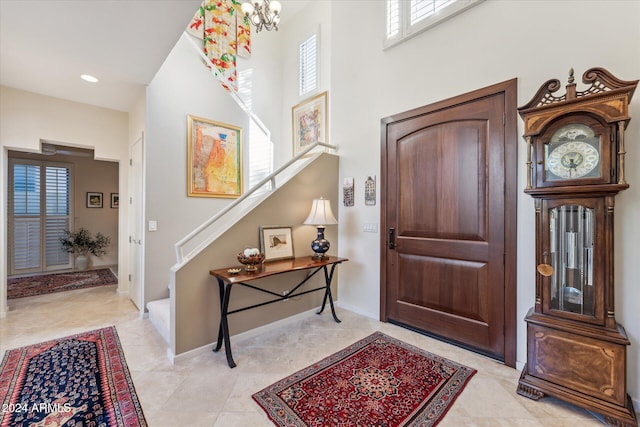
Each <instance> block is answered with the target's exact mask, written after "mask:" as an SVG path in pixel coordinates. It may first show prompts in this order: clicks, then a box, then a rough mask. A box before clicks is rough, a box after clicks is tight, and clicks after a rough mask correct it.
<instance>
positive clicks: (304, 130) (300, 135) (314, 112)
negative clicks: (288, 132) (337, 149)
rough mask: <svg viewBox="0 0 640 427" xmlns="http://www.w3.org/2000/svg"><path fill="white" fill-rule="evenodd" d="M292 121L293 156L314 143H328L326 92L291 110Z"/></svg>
mask: <svg viewBox="0 0 640 427" xmlns="http://www.w3.org/2000/svg"><path fill="white" fill-rule="evenodd" d="M291 115H292V121H293V155H294V156H295V155H296V154H298V153H299V152H300V151H303V150H304V149H306V148H308V147H309V146H310V145H312V144H314V143H316V142H324V143H325V144H328V143H329V139H328V135H327V132H328V126H327V121H328V115H327V92H322V93H321V94H320V95H316V96H314V97H313V98H309V99H307V100H305V101H302V102H301V103H300V104H298V105H296V106H294V107H293V108H292V109H291Z"/></svg>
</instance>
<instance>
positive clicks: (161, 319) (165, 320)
mask: <svg viewBox="0 0 640 427" xmlns="http://www.w3.org/2000/svg"><path fill="white" fill-rule="evenodd" d="M147 310H149V320H151V323H152V324H153V326H155V327H156V329H157V330H158V332H159V333H160V335H161V336H162V338H164V340H165V341H166V342H167V344H169V343H170V340H171V339H170V337H169V331H170V328H171V301H170V299H169V298H165V299H160V300H156V301H150V302H148V303H147Z"/></svg>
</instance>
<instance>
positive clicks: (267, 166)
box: [238, 69, 273, 193]
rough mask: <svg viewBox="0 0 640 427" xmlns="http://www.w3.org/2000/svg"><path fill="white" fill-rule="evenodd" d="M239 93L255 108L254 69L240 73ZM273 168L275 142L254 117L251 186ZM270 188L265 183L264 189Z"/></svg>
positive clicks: (251, 141) (252, 125)
mask: <svg viewBox="0 0 640 427" xmlns="http://www.w3.org/2000/svg"><path fill="white" fill-rule="evenodd" d="M238 95H239V96H240V99H242V101H243V102H244V104H245V105H246V106H247V108H248V109H249V110H251V109H252V108H253V70H252V69H247V70H243V71H240V72H239V73H238ZM272 170H273V144H272V143H271V138H270V137H269V134H267V133H266V132H265V131H264V130H263V129H262V127H260V125H259V124H258V123H256V121H255V120H254V119H253V118H252V119H251V120H250V124H249V188H253V187H254V186H255V185H256V184H258V183H259V182H260V181H262V180H263V179H265V178H266V177H267V176H269V174H270V173H271V172H272ZM267 190H269V187H268V185H265V186H264V188H263V189H262V190H259V191H257V192H256V193H260V192H262V191H267Z"/></svg>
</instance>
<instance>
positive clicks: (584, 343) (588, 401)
mask: <svg viewBox="0 0 640 427" xmlns="http://www.w3.org/2000/svg"><path fill="white" fill-rule="evenodd" d="M582 81H583V83H585V84H586V85H589V86H588V88H587V89H586V90H584V91H577V90H576V85H575V83H574V78H573V70H571V71H570V74H569V82H568V84H567V86H566V93H565V94H564V95H561V96H556V95H554V92H556V91H558V89H560V87H561V85H560V82H559V81H558V80H555V79H554V80H549V81H547V82H546V83H544V84H543V85H542V87H540V89H538V92H537V93H536V94H535V96H534V97H533V99H532V100H531V101H530V102H529V103H528V104H526V105H524V106H522V107H520V108H519V109H518V111H519V113H520V116H521V117H522V119H523V120H524V137H525V139H526V141H527V144H528V155H527V169H528V171H527V186H526V189H525V193H526V194H529V195H530V196H532V197H533V198H534V199H535V209H536V264H537V268H536V282H535V283H536V299H535V306H534V307H533V308H532V309H531V310H529V313H528V314H527V317H526V319H525V320H526V322H527V364H526V365H525V367H524V370H523V371H522V375H521V376H520V380H519V383H518V393H519V394H521V395H523V396H526V397H529V398H531V399H534V400H538V399H540V398H541V397H543V396H544V395H550V396H554V397H556V398H559V399H562V400H565V401H568V402H571V403H573V404H575V405H578V406H581V407H583V408H586V409H588V410H591V411H594V412H597V413H600V414H602V415H604V416H605V419H606V421H607V423H609V424H610V425H614V426H637V425H638V420H637V418H636V414H635V411H634V409H633V405H632V403H631V398H630V397H629V396H628V395H627V383H626V363H627V357H626V356H627V353H626V351H627V346H628V345H629V340H628V339H627V335H626V332H625V330H624V328H623V327H622V326H621V325H620V324H618V323H617V322H616V319H615V311H614V280H613V269H614V253H613V250H614V246H613V211H614V199H615V196H616V194H617V193H618V192H619V191H622V190H625V189H626V188H628V187H629V184H627V182H626V180H625V176H624V170H625V163H624V162H625V141H624V133H625V127H626V126H627V124H628V123H629V120H630V117H629V101H630V100H631V97H632V96H633V92H634V91H635V89H636V86H637V85H638V80H636V81H623V80H620V79H618V78H616V77H614V76H613V75H612V74H611V73H609V72H608V71H607V70H605V69H603V68H592V69H590V70H587V71H586V72H585V73H584V74H583V76H582Z"/></svg>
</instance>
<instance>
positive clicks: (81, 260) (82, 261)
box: [76, 254, 89, 271]
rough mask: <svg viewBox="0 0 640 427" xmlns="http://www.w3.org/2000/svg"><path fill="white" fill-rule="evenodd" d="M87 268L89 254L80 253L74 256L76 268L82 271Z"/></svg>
mask: <svg viewBox="0 0 640 427" xmlns="http://www.w3.org/2000/svg"><path fill="white" fill-rule="evenodd" d="M87 268H89V256H87V254H80V255H78V256H77V257H76V270H80V271H84V270H86V269H87Z"/></svg>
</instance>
